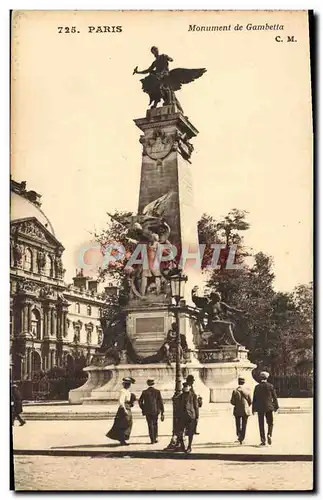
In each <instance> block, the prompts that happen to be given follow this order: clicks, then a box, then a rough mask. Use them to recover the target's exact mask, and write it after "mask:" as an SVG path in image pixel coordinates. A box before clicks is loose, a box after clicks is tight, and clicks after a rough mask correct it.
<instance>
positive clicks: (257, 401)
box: [252, 372, 279, 446]
mask: <svg viewBox="0 0 323 500" xmlns="http://www.w3.org/2000/svg"><path fill="white" fill-rule="evenodd" d="M268 377H269V373H267V372H261V373H260V383H259V384H258V385H256V387H255V392H254V394H253V401H252V413H255V412H257V413H258V423H259V432H260V439H261V443H260V445H261V446H265V445H266V435H265V418H266V422H267V425H268V432H267V440H268V444H271V443H272V434H273V427H274V418H273V412H274V411H277V410H278V408H279V406H278V400H277V395H276V391H275V389H274V386H273V385H272V384H270V383H269V382H268V381H267V379H268Z"/></svg>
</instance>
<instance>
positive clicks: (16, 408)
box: [11, 383, 26, 425]
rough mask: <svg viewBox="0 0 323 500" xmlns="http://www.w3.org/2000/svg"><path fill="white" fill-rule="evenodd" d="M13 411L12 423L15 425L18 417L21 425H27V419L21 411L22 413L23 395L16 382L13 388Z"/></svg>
mask: <svg viewBox="0 0 323 500" xmlns="http://www.w3.org/2000/svg"><path fill="white" fill-rule="evenodd" d="M11 411H12V425H14V423H15V420H16V419H17V420H18V422H19V423H20V425H25V423H26V422H25V420H24V419H23V418H22V417H21V416H20V413H22V397H21V394H20V391H19V389H18V385H17V384H16V383H13V384H12V388H11Z"/></svg>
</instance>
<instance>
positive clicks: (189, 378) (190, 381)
mask: <svg viewBox="0 0 323 500" xmlns="http://www.w3.org/2000/svg"><path fill="white" fill-rule="evenodd" d="M186 382H187V383H188V385H189V386H190V387H191V388H190V391H191V392H192V393H193V394H196V393H195V391H194V387H193V384H194V382H195V378H194V376H193V375H187V377H186ZM197 404H198V407H199V408H201V407H202V404H203V399H202V398H201V396H197ZM198 422H199V417H197V418H196V425H195V429H194V434H196V435H199V434H200V433H199V432H197V425H198Z"/></svg>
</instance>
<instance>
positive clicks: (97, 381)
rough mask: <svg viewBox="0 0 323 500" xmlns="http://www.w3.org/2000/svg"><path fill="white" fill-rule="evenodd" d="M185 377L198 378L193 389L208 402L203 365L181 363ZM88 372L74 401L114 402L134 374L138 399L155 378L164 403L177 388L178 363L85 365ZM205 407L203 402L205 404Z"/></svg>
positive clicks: (71, 395)
mask: <svg viewBox="0 0 323 500" xmlns="http://www.w3.org/2000/svg"><path fill="white" fill-rule="evenodd" d="M181 369H182V376H183V380H184V379H185V377H187V375H189V374H192V375H193V376H194V378H195V382H194V390H195V392H196V393H197V394H198V395H199V396H201V397H202V398H203V403H205V404H207V403H208V402H209V389H208V388H207V387H206V386H205V385H204V383H203V381H202V379H201V369H202V367H201V364H200V363H199V362H198V361H197V360H193V361H192V362H189V363H187V364H182V365H181ZM85 371H86V372H87V374H88V377H89V378H88V380H87V382H86V383H85V384H84V385H83V386H82V387H78V388H77V389H73V390H72V391H70V393H69V401H70V403H71V404H81V403H82V404H83V403H84V404H110V403H113V404H115V403H116V402H117V401H118V399H119V395H120V389H121V387H122V379H123V378H124V377H133V378H134V379H135V381H136V382H135V383H134V384H133V385H132V387H131V392H133V393H134V394H135V395H136V396H137V398H139V396H140V394H141V392H142V391H143V390H144V389H147V379H148V378H153V379H154V380H155V384H156V388H157V389H159V390H160V391H161V394H162V397H163V400H164V402H165V403H170V402H171V400H172V397H173V394H174V389H175V365H174V364H172V366H168V365H167V364H165V363H154V364H147V365H144V364H143V365H135V364H120V365H117V366H114V365H110V366H104V367H101V366H99V367H94V366H89V367H87V368H85ZM203 406H204V404H203Z"/></svg>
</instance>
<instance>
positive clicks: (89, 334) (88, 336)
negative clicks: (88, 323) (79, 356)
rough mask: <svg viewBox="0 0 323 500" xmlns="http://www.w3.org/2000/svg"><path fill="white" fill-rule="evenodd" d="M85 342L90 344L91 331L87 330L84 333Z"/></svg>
mask: <svg viewBox="0 0 323 500" xmlns="http://www.w3.org/2000/svg"><path fill="white" fill-rule="evenodd" d="M86 342H87V343H88V344H92V329H91V328H88V329H87V332H86Z"/></svg>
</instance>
